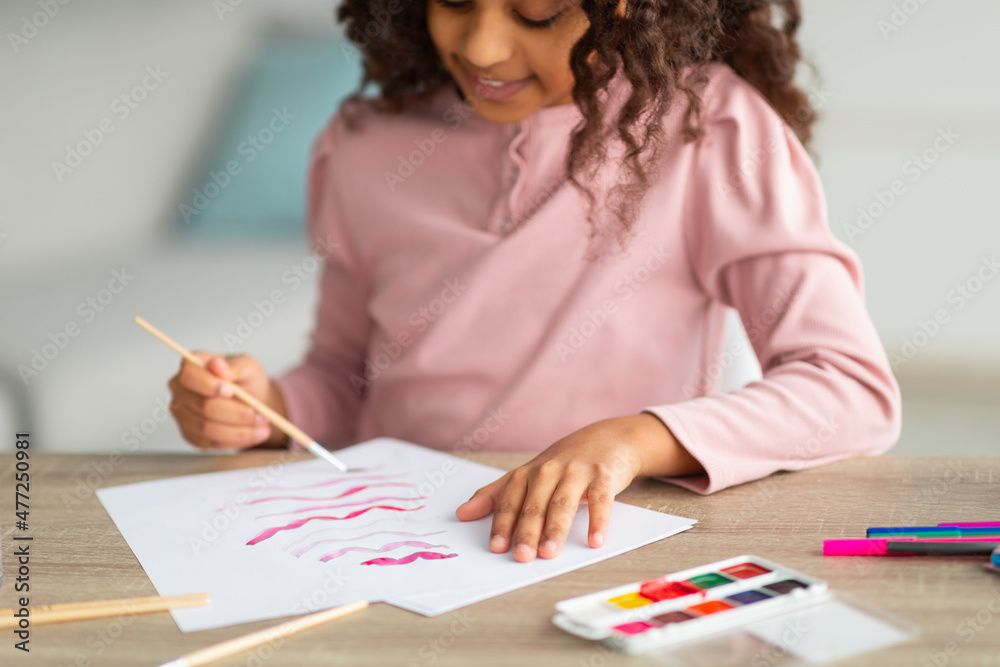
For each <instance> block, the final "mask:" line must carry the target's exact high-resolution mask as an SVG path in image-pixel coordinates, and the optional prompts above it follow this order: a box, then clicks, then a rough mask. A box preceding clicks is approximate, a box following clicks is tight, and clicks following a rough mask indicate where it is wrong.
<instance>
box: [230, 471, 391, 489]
mask: <svg viewBox="0 0 1000 667" xmlns="http://www.w3.org/2000/svg"><path fill="white" fill-rule="evenodd" d="M407 475H409V473H406V472H401V473H399V474H397V475H354V476H352V477H339V478H337V479H328V480H327V481H325V482H317V483H315V484H307V485H305V486H268V487H265V488H264V489H261V488H260V487H247V488H245V489H240V491H265V490H266V491H301V490H302V489H315V488H317V487H320V486H330V485H331V484H340V483H341V482H360V481H362V480H366V479H373V480H376V481H383V482H384V481H385V480H387V479H399V478H400V477H406V476H407Z"/></svg>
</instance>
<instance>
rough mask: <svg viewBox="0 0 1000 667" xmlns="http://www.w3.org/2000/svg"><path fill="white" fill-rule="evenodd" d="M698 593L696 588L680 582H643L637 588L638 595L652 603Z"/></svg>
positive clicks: (656, 580)
mask: <svg viewBox="0 0 1000 667" xmlns="http://www.w3.org/2000/svg"><path fill="white" fill-rule="evenodd" d="M700 592H701V589H700V588H696V587H695V586H691V585H690V584H685V583H683V582H680V581H664V580H662V579H654V580H652V581H647V582H644V583H643V584H642V585H641V586H640V587H639V595H641V596H643V597H645V598H649V599H650V600H652V601H653V602H659V601H660V600H672V599H674V598H679V597H683V596H685V595H692V594H694V593H700Z"/></svg>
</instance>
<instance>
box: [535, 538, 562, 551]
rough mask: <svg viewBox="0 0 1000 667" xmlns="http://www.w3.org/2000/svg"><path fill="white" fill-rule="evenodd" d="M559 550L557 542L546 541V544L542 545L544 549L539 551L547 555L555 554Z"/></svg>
mask: <svg viewBox="0 0 1000 667" xmlns="http://www.w3.org/2000/svg"><path fill="white" fill-rule="evenodd" d="M557 548H558V547H557V546H556V541H555V540H545V544H543V545H542V548H541V549H539V551H544V552H545V553H549V554H554V553H555V552H556V549H557Z"/></svg>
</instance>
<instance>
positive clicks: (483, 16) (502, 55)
mask: <svg viewBox="0 0 1000 667" xmlns="http://www.w3.org/2000/svg"><path fill="white" fill-rule="evenodd" d="M505 23H506V21H505V20H504V19H503V18H502V17H499V16H493V17H490V16H488V15H487V13H483V12H481V13H479V15H478V16H476V17H474V18H473V19H472V21H471V22H470V23H469V28H468V32H467V33H466V35H465V45H464V46H465V53H464V54H463V55H464V56H465V59H466V60H467V61H468V62H469V64H470V65H472V66H474V67H476V68H477V69H481V70H488V69H489V68H491V67H494V66H496V65H499V64H501V63H504V62H507V61H508V60H510V59H511V57H512V56H513V55H514V41H513V38H512V36H511V35H510V33H509V30H508V28H507V26H505V25H504V24H505Z"/></svg>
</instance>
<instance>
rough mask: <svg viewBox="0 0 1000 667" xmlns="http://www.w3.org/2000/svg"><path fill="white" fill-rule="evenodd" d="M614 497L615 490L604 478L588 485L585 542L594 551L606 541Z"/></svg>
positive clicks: (599, 478)
mask: <svg viewBox="0 0 1000 667" xmlns="http://www.w3.org/2000/svg"><path fill="white" fill-rule="evenodd" d="M615 495H616V494H615V489H614V488H613V487H612V486H611V483H610V481H609V480H607V479H606V478H605V477H598V478H597V479H595V480H594V481H593V482H591V484H590V490H589V491H588V493H587V503H588V505H589V508H588V509H589V510H590V528H589V530H588V531H587V542H588V543H589V544H590V546H591V547H593V548H595V549H597V548H599V547H602V546H604V541H605V540H606V539H607V536H608V526H609V525H610V524H611V508H612V507H614V503H615Z"/></svg>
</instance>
